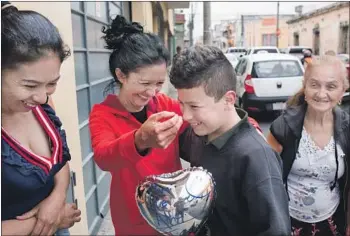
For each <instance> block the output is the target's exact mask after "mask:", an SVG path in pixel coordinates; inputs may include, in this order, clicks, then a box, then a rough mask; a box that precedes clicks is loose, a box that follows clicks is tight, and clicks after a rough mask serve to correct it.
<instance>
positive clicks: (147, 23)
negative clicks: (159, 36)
mask: <svg viewBox="0 0 350 236" xmlns="http://www.w3.org/2000/svg"><path fill="white" fill-rule="evenodd" d="M131 12H132V21H136V22H139V23H140V24H141V25H143V26H144V30H145V31H146V32H154V30H153V29H154V26H153V10H152V3H151V2H135V1H133V2H131Z"/></svg>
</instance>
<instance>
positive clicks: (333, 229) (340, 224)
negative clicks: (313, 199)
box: [291, 204, 345, 236]
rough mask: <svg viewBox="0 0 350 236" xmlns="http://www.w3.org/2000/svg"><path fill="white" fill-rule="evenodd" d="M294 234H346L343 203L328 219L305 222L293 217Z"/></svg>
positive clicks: (338, 235) (341, 235)
mask: <svg viewBox="0 0 350 236" xmlns="http://www.w3.org/2000/svg"><path fill="white" fill-rule="evenodd" d="M291 224H292V235H293V236H344V235H345V213H344V208H343V205H342V204H341V205H339V207H338V209H337V211H336V212H335V213H334V214H333V215H332V216H331V217H329V218H328V219H326V220H324V221H321V222H317V223H305V222H301V221H298V220H296V219H294V218H292V217H291Z"/></svg>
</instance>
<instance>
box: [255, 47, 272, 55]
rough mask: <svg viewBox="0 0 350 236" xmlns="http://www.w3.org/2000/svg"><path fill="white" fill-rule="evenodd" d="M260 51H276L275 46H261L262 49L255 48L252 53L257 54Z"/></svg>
mask: <svg viewBox="0 0 350 236" xmlns="http://www.w3.org/2000/svg"><path fill="white" fill-rule="evenodd" d="M260 51H266V52H268V53H278V51H277V49H275V48H262V49H255V50H254V52H253V54H257V53H258V52H260Z"/></svg>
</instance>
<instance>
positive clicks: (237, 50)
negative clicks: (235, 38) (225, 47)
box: [229, 48, 247, 53]
mask: <svg viewBox="0 0 350 236" xmlns="http://www.w3.org/2000/svg"><path fill="white" fill-rule="evenodd" d="M246 51H247V50H245V49H238V48H231V49H230V50H229V53H245V52H246Z"/></svg>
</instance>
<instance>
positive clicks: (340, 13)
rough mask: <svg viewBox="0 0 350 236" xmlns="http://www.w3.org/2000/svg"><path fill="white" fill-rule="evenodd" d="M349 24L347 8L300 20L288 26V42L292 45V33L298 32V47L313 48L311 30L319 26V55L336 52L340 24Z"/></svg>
mask: <svg viewBox="0 0 350 236" xmlns="http://www.w3.org/2000/svg"><path fill="white" fill-rule="evenodd" d="M342 21H347V22H349V8H348V7H344V8H341V9H338V10H335V11H332V12H328V13H325V14H322V15H318V16H315V17H312V18H309V19H306V20H301V21H298V22H295V23H293V24H290V25H289V37H288V41H289V44H290V46H293V45H294V37H293V33H294V32H299V45H301V46H308V47H313V28H314V26H315V25H316V24H319V28H320V54H323V53H324V52H326V51H327V50H333V51H335V52H338V47H339V31H340V27H339V26H340V22H342Z"/></svg>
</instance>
